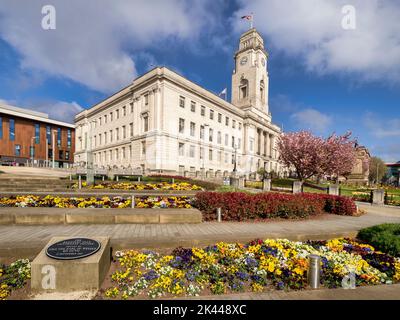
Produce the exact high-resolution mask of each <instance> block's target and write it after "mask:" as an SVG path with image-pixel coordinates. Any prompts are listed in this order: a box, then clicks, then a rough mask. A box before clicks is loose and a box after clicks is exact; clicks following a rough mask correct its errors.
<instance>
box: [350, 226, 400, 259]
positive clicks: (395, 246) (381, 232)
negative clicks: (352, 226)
mask: <svg viewBox="0 0 400 320" xmlns="http://www.w3.org/2000/svg"><path fill="white" fill-rule="evenodd" d="M357 238H358V239H360V240H362V241H365V242H367V243H368V244H370V245H371V246H373V247H374V248H375V249H377V250H380V251H382V252H384V253H388V254H390V255H392V256H397V257H398V256H400V224H399V223H385V224H381V225H377V226H373V227H369V228H365V229H361V230H360V231H359V232H358V235H357Z"/></svg>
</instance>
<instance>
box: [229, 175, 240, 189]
mask: <svg viewBox="0 0 400 320" xmlns="http://www.w3.org/2000/svg"><path fill="white" fill-rule="evenodd" d="M231 186H232V187H234V188H239V178H236V177H231Z"/></svg>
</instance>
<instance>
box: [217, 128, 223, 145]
mask: <svg viewBox="0 0 400 320" xmlns="http://www.w3.org/2000/svg"><path fill="white" fill-rule="evenodd" d="M221 140H222V137H221V131H218V134H217V143H218V144H221Z"/></svg>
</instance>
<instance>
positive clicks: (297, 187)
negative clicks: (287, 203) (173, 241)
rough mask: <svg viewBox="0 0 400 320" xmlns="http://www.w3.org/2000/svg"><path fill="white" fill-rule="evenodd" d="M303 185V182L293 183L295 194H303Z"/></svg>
mask: <svg viewBox="0 0 400 320" xmlns="http://www.w3.org/2000/svg"><path fill="white" fill-rule="evenodd" d="M302 186H303V183H302V182H301V181H293V193H301V192H303V188H302Z"/></svg>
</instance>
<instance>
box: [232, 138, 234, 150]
mask: <svg viewBox="0 0 400 320" xmlns="http://www.w3.org/2000/svg"><path fill="white" fill-rule="evenodd" d="M232 148H235V137H233V136H232Z"/></svg>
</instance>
